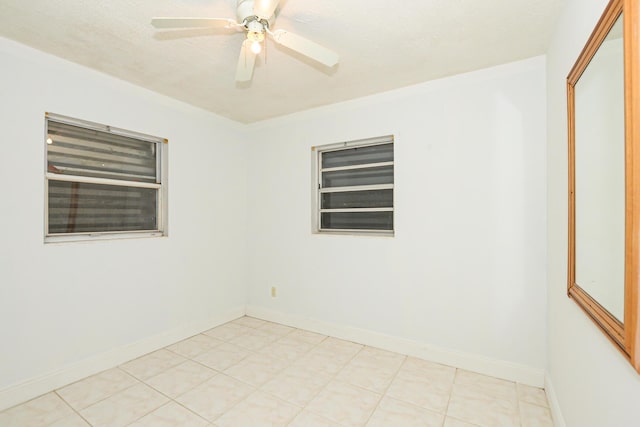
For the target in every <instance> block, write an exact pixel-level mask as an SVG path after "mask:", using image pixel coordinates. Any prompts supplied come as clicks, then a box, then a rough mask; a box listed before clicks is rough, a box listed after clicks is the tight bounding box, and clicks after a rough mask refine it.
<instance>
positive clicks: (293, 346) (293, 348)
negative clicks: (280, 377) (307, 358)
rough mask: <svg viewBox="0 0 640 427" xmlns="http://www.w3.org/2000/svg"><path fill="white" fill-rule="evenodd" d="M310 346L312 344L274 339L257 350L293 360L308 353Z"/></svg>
mask: <svg viewBox="0 0 640 427" xmlns="http://www.w3.org/2000/svg"><path fill="white" fill-rule="evenodd" d="M311 348H312V346H311V345H310V344H305V343H291V342H281V341H276V342H274V343H271V344H268V345H267V346H266V347H263V348H262V349H260V350H259V351H258V352H259V353H263V354H268V355H270V356H273V357H276V358H278V359H282V360H288V361H290V362H294V361H296V360H297V359H299V358H301V357H302V356H303V355H305V354H306V353H308V352H309V350H311Z"/></svg>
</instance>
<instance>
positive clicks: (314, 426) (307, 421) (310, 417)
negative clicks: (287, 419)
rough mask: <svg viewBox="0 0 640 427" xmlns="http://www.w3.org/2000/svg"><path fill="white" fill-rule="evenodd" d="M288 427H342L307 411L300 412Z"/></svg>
mask: <svg viewBox="0 0 640 427" xmlns="http://www.w3.org/2000/svg"><path fill="white" fill-rule="evenodd" d="M288 427H342V426H340V424H338V423H334V422H333V421H331V420H329V419H327V418H325V417H321V416H320V415H317V414H314V413H313V412H309V411H306V410H304V411H302V412H300V414H299V415H298V416H297V417H295V418H294V420H293V421H292V422H291V424H289V426H288Z"/></svg>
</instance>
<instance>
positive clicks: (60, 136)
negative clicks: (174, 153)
mask: <svg viewBox="0 0 640 427" xmlns="http://www.w3.org/2000/svg"><path fill="white" fill-rule="evenodd" d="M47 160H48V162H49V166H50V168H49V169H50V170H49V171H50V172H53V173H64V174H70V175H77V176H92V177H100V178H110V179H119V180H124V181H140V182H159V177H158V173H157V161H156V144H155V143H153V142H148V141H140V140H138V139H134V138H129V137H125V136H120V135H114V134H112V133H108V132H102V131H99V130H94V129H86V128H82V127H79V126H73V125H69V124H66V123H58V122H53V121H50V122H49V126H48V135H47Z"/></svg>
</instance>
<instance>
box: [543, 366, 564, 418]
mask: <svg viewBox="0 0 640 427" xmlns="http://www.w3.org/2000/svg"><path fill="white" fill-rule="evenodd" d="M544 391H545V392H546V393H547V400H548V401H549V407H550V409H551V416H552V417H553V425H554V426H555V427H566V426H567V424H566V423H565V422H564V417H563V416H562V411H561V410H560V402H558V396H557V395H556V391H555V389H554V388H553V383H552V382H551V377H550V376H549V373H548V372H547V373H546V374H545V376H544Z"/></svg>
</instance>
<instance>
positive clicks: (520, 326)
mask: <svg viewBox="0 0 640 427" xmlns="http://www.w3.org/2000/svg"><path fill="white" fill-rule="evenodd" d="M544 67H545V65H544V58H541V57H539V58H534V59H531V60H527V61H522V62H517V63H513V64H508V65H504V66H500V67H496V68H492V69H487V70H483V71H478V72H474V73H470V74H466V75H460V76H456V77H452V78H447V79H443V80H438V81H433V82H430V83H425V84H421V85H417V86H413V87H408V88H405V89H401V90H398V91H393V92H389V93H385V94H380V95H375V96H372V97H368V98H364V99H360V100H356V101H352V102H347V103H343V104H339V105H334V106H330V107H327V108H322V109H318V110H313V111H309V112H302V113H298V114H295V115H292V116H289V117H286V118H282V119H276V120H272V121H269V122H266V123H263V124H256V125H253V126H252V127H251V128H250V130H251V132H252V136H251V140H252V141H251V145H250V154H249V159H250V160H249V210H250V212H251V215H250V216H249V295H248V304H249V308H248V309H250V310H255V311H261V310H267V311H270V312H272V313H280V314H286V316H289V317H297V318H303V319H312V320H319V321H322V322H325V323H328V324H337V325H345V326H348V327H353V328H359V329H362V330H366V331H373V332H376V333H380V334H384V335H388V336H392V337H398V338H403V339H407V340H411V341H413V342H416V343H419V344H420V345H424V346H433V347H437V348H442V349H448V350H451V351H453V352H461V353H464V354H471V355H477V356H479V357H484V358H488V359H491V360H498V361H505V362H508V363H513V364H517V365H522V366H527V367H533V368H537V369H540V371H542V370H543V369H544V366H545V351H546V350H545V299H546V295H545V212H546V211H545V142H544V141H545V132H546V129H545V82H544ZM301 96H304V94H301ZM386 134H394V135H396V146H395V162H396V169H395V171H396V172H395V182H396V188H395V208H396V212H395V224H396V235H395V237H392V238H390V237H354V236H326V235H313V234H312V233H311V220H310V218H311V212H310V209H311V185H310V182H311V172H310V166H311V151H310V147H311V146H314V145H322V144H329V143H335V142H339V141H345V140H352V139H360V138H366V137H373V136H380V135H386ZM272 286H277V288H278V296H277V297H276V298H271V297H270V292H269V291H270V288H271V287H272Z"/></svg>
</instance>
